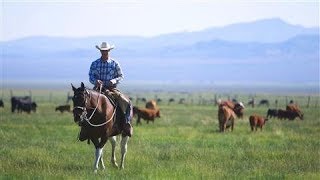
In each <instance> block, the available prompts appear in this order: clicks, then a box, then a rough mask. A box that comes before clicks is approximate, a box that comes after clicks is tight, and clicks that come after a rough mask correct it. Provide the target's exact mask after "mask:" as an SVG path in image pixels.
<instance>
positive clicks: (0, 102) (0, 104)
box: [0, 99, 4, 107]
mask: <svg viewBox="0 0 320 180" xmlns="http://www.w3.org/2000/svg"><path fill="white" fill-rule="evenodd" d="M0 107H4V104H3V101H2V99H0Z"/></svg>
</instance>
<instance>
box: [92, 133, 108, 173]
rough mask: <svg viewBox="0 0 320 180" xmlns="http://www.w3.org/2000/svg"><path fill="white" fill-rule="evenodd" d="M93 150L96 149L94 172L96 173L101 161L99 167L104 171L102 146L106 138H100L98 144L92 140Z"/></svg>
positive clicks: (95, 140) (96, 140)
mask: <svg viewBox="0 0 320 180" xmlns="http://www.w3.org/2000/svg"><path fill="white" fill-rule="evenodd" d="M92 142H93V144H94V146H95V148H96V152H95V157H96V159H95V161H94V172H95V173H96V172H97V171H98V169H99V162H100V161H101V166H102V168H103V169H104V168H105V166H104V163H103V158H102V155H103V146H104V144H105V143H106V142H107V138H102V139H101V141H100V142H99V140H98V139H94V140H92Z"/></svg>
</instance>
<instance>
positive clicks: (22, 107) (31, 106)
mask: <svg viewBox="0 0 320 180" xmlns="http://www.w3.org/2000/svg"><path fill="white" fill-rule="evenodd" d="M23 111H25V112H27V113H28V114H29V113H30V112H31V111H33V112H36V111H37V104H36V103H35V102H30V101H25V100H20V101H19V103H18V112H19V113H22V112H23Z"/></svg>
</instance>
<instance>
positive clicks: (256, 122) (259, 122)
mask: <svg viewBox="0 0 320 180" xmlns="http://www.w3.org/2000/svg"><path fill="white" fill-rule="evenodd" d="M266 121H268V118H264V117H262V116H259V115H252V116H250V117H249V123H250V127H251V131H254V130H255V131H257V128H258V127H259V128H260V130H261V131H262V127H263V126H264V124H265V123H266Z"/></svg>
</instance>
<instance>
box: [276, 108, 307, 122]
mask: <svg viewBox="0 0 320 180" xmlns="http://www.w3.org/2000/svg"><path fill="white" fill-rule="evenodd" d="M296 117H300V115H299V113H298V112H295V111H289V110H283V109H278V119H280V120H283V119H289V120H294V119H295V118H296ZM302 118H303V116H302Z"/></svg>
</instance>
